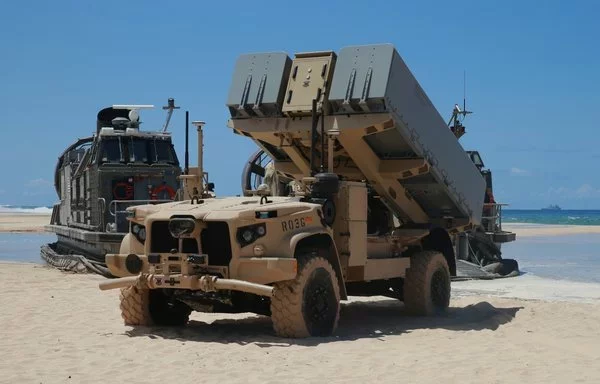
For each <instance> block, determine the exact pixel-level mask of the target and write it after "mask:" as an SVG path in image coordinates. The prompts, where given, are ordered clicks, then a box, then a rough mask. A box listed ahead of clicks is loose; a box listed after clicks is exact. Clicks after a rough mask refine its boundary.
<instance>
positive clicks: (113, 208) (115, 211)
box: [108, 200, 173, 232]
mask: <svg viewBox="0 0 600 384" xmlns="http://www.w3.org/2000/svg"><path fill="white" fill-rule="evenodd" d="M172 202H173V200H113V201H111V202H110V205H109V206H108V213H110V215H111V216H112V217H113V218H114V220H113V221H112V222H111V223H110V224H113V225H114V227H113V228H114V232H116V231H117V226H118V221H119V218H120V217H121V216H120V215H123V216H124V215H126V214H127V210H126V209H127V208H128V207H133V206H136V205H143V204H162V203H172ZM120 206H121V207H123V206H125V207H124V208H121V209H119V207H120Z"/></svg>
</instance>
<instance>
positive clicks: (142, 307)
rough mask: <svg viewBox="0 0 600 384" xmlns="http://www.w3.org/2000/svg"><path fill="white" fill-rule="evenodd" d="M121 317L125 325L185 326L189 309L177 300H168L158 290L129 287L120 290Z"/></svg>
mask: <svg viewBox="0 0 600 384" xmlns="http://www.w3.org/2000/svg"><path fill="white" fill-rule="evenodd" d="M120 300H121V304H120V308H121V317H122V318H123V321H124V322H125V325H166V326H179V325H185V324H187V322H188V320H189V317H190V313H191V312H192V310H191V308H190V307H188V306H187V305H185V304H184V303H182V302H180V301H177V300H170V299H169V297H168V296H167V295H165V294H164V293H163V292H162V291H160V290H150V289H142V288H138V287H137V286H131V287H127V288H123V289H121V295H120Z"/></svg>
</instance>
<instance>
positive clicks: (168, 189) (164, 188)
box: [150, 183, 175, 200]
mask: <svg viewBox="0 0 600 384" xmlns="http://www.w3.org/2000/svg"><path fill="white" fill-rule="evenodd" d="M164 192H166V193H167V194H168V195H169V199H170V200H173V199H174V198H175V190H174V189H173V188H171V187H170V186H168V185H167V184H165V183H163V184H161V185H159V186H157V187H155V188H154V189H152V192H151V193H150V199H152V200H158V196H159V195H160V194H162V193H164Z"/></svg>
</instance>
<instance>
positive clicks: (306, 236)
mask: <svg viewBox="0 0 600 384" xmlns="http://www.w3.org/2000/svg"><path fill="white" fill-rule="evenodd" d="M301 248H317V249H323V250H328V252H327V254H326V255H325V254H324V255H323V256H325V258H326V259H327V261H329V262H330V263H331V266H332V267H333V270H334V271H335V273H336V275H337V278H338V284H339V288H340V298H341V299H342V300H347V299H348V294H347V292H346V283H345V281H344V275H343V273H342V265H341V263H340V258H339V254H338V250H337V247H336V246H335V242H334V241H333V238H332V237H331V234H330V233H329V232H328V231H327V230H325V229H323V228H319V227H313V228H309V229H307V230H306V231H303V232H301V233H297V234H295V235H293V236H292V237H291V239H290V250H292V252H293V254H294V257H296V256H295V255H296V250H298V249H301Z"/></svg>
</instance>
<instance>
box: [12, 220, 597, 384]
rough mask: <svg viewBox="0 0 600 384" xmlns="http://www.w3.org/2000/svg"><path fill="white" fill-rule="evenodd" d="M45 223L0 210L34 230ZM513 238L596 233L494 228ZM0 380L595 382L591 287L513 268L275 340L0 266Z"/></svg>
mask: <svg viewBox="0 0 600 384" xmlns="http://www.w3.org/2000/svg"><path fill="white" fill-rule="evenodd" d="M48 222H49V216H48V215H31V214H29V215H20V214H18V215H10V214H4V215H0V232H40V231H43V225H45V224H47V223H48ZM505 229H507V230H514V231H515V232H517V236H518V238H519V237H532V236H553V235H556V234H560V235H569V234H581V233H600V228H598V227H583V226H568V227H567V226H547V225H544V226H535V225H527V224H518V225H510V226H509V225H506V226H505ZM0 271H2V275H3V278H2V279H0V291H1V292H2V294H1V295H0V305H1V306H2V308H4V309H5V310H4V311H2V312H1V313H0V351H1V352H2V356H3V358H2V359H0V382H1V383H4V382H6V383H104V382H109V381H110V382H116V383H137V382H140V383H141V382H145V383H152V382H166V381H174V382H177V383H197V382H206V383H215V382H223V381H227V382H232V383H284V382H285V383H321V382H331V383H355V382H356V383H359V382H361V383H362V382H382V383H388V382H389V383H391V382H394V383H397V382H408V383H417V382H418V383H439V382H440V381H443V382H461V383H515V382H527V383H549V382H568V383H572V382H578V383H597V382H600V331H598V327H597V325H598V324H599V323H600V284H594V283H583V282H572V281H566V280H550V279H544V278H540V277H536V276H533V275H531V274H525V275H523V276H519V277H514V278H506V279H498V280H492V281H475V280H471V281H460V282H453V291H452V301H451V308H450V311H449V313H448V314H447V315H446V316H443V317H435V318H419V317H411V316H408V315H406V314H405V313H404V309H403V304H402V303H400V302H398V301H395V300H391V299H387V298H383V297H373V298H351V300H350V301H349V302H345V303H344V304H343V307H342V313H341V319H340V324H339V329H338V331H337V333H336V335H335V336H333V337H329V338H309V339H301V340H293V339H280V338H277V337H275V336H274V334H273V331H272V328H271V321H270V319H269V318H268V317H263V316H256V315H253V314H237V315H226V314H204V313H197V312H195V313H193V314H192V317H191V321H190V323H189V325H188V326H187V327H185V328H165V327H139V328H133V327H129V326H125V325H123V322H122V319H121V316H120V311H119V299H118V296H119V292H118V290H114V291H100V290H99V289H98V283H99V282H100V281H102V280H104V278H103V277H100V276H98V275H93V274H70V273H63V272H60V271H58V270H55V269H52V268H49V267H46V266H44V265H41V264H37V265H36V264H28V263H13V262H0Z"/></svg>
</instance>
